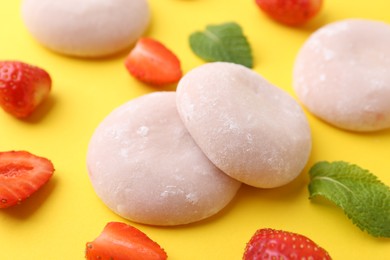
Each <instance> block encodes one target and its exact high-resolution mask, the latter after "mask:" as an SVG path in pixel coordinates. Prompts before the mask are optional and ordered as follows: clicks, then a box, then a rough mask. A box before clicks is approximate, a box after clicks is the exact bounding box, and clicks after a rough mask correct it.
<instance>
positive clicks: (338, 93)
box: [293, 19, 390, 131]
mask: <svg viewBox="0 0 390 260" xmlns="http://www.w3.org/2000/svg"><path fill="white" fill-rule="evenodd" d="M293 78H294V89H295V92H296V94H297V96H298V98H299V99H300V100H301V102H302V103H303V104H304V105H305V106H306V107H307V109H308V110H309V111H310V112H311V113H313V114H314V115H316V116H317V117H318V118H321V119H322V120H324V121H326V122H328V123H329V124H331V125H334V126H336V127H339V128H342V129H347V130H352V131H375V130H381V129H386V128H390V26H389V25H388V24H385V23H382V22H378V21H370V20H360V19H348V20H343V21H338V22H335V23H331V24H328V25H326V26H324V27H322V28H320V29H319V30H317V31H316V32H314V33H313V34H312V35H311V36H310V37H309V38H308V40H307V41H306V42H305V43H304V45H303V46H302V48H301V50H300V51H299V53H298V56H297V58H296V62H295V66H294V77H293Z"/></svg>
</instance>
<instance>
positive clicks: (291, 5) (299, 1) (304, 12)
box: [255, 0, 323, 26]
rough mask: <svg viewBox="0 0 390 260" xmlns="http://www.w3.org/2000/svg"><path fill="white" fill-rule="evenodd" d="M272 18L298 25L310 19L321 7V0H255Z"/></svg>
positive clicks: (287, 23)
mask: <svg viewBox="0 0 390 260" xmlns="http://www.w3.org/2000/svg"><path fill="white" fill-rule="evenodd" d="M255 1H256V4H257V5H258V6H259V7H260V9H261V10H263V11H264V12H265V13H266V14H268V15H269V16H270V17H271V18H273V19H274V20H276V21H278V22H280V23H283V24H286V25H290V26H299V25H303V24H305V23H306V22H307V21H309V20H310V19H312V18H313V17H314V16H315V15H316V14H317V13H318V12H319V11H320V9H321V7H322V3H323V0H255Z"/></svg>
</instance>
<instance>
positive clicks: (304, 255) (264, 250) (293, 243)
mask: <svg viewBox="0 0 390 260" xmlns="http://www.w3.org/2000/svg"><path fill="white" fill-rule="evenodd" d="M257 259H313V260H316V259H318V260H320V259H321V260H326V259H331V257H330V256H329V254H328V253H327V252H326V251H325V250H324V249H323V248H321V247H319V246H318V245H317V244H316V243H314V242H313V241H312V240H310V239H309V238H307V237H305V236H303V235H300V234H296V233H292V232H287V231H281V230H274V229H269V228H266V229H259V230H257V231H256V233H255V234H254V235H253V236H252V238H251V239H250V241H249V243H248V244H247V245H246V248H245V252H244V257H243V260H257Z"/></svg>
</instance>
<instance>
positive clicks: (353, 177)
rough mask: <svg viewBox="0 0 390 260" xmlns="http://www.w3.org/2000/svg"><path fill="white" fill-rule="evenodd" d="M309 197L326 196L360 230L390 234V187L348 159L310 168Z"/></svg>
mask: <svg viewBox="0 0 390 260" xmlns="http://www.w3.org/2000/svg"><path fill="white" fill-rule="evenodd" d="M309 174H310V183H309V187H308V188H309V193H310V199H312V198H314V197H316V196H323V197H325V198H327V199H328V200H330V201H332V202H333V203H335V204H336V205H338V206H339V207H341V208H342V209H343V210H344V213H345V214H346V215H347V216H348V218H349V219H351V220H352V222H353V223H354V224H355V225H356V226H358V227H359V228H360V229H361V230H363V231H366V232H367V233H369V234H371V235H372V236H375V237H390V188H389V187H388V186H386V185H385V184H383V183H382V182H381V181H379V180H378V179H377V177H376V176H374V175H373V174H372V173H370V172H369V171H367V170H365V169H362V168H360V167H359V166H357V165H353V164H349V163H346V162H342V161H338V162H333V163H330V162H319V163H316V164H315V165H314V166H313V167H312V168H311V169H310V171H309Z"/></svg>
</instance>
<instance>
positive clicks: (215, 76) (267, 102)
mask: <svg viewBox="0 0 390 260" xmlns="http://www.w3.org/2000/svg"><path fill="white" fill-rule="evenodd" d="M176 103H177V108H178V111H179V115H180V117H181V119H182V120H183V123H184V125H185V126H186V128H187V129H188V131H189V132H190V134H191V136H192V137H193V138H194V140H195V142H196V143H197V144H198V145H199V147H200V149H202V151H203V152H204V153H205V155H206V156H207V157H208V158H209V159H210V161H212V162H213V163H214V164H215V165H216V166H217V167H218V168H219V169H221V170H222V171H223V172H224V173H226V174H227V175H229V176H231V177H232V178H234V179H236V180H239V181H241V182H243V183H245V184H248V185H251V186H254V187H259V188H274V187H279V186H282V185H285V184H287V183H289V182H291V181H292V180H293V179H295V178H296V177H297V176H298V175H299V174H300V173H301V171H302V170H303V168H304V166H305V165H306V163H307V160H308V158H309V155H310V151H311V133H310V127H309V123H308V121H307V118H306V116H305V114H304V112H303V110H302V108H301V107H300V105H299V104H298V103H297V102H296V101H295V100H294V99H293V98H292V97H291V96H290V95H289V94H287V92H285V91H283V90H281V89H280V88H278V87H276V86H274V85H272V84H271V83H269V82H268V81H266V80H265V79H264V78H263V77H262V76H260V75H259V74H258V73H256V72H254V71H253V70H251V69H248V68H246V67H244V66H242V65H238V64H233V63H227V62H213V63H208V64H204V65H201V66H199V67H197V68H195V69H193V70H191V71H189V72H188V73H187V74H186V75H184V76H183V78H182V79H181V80H180V81H179V83H178V87H177V98H176Z"/></svg>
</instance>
